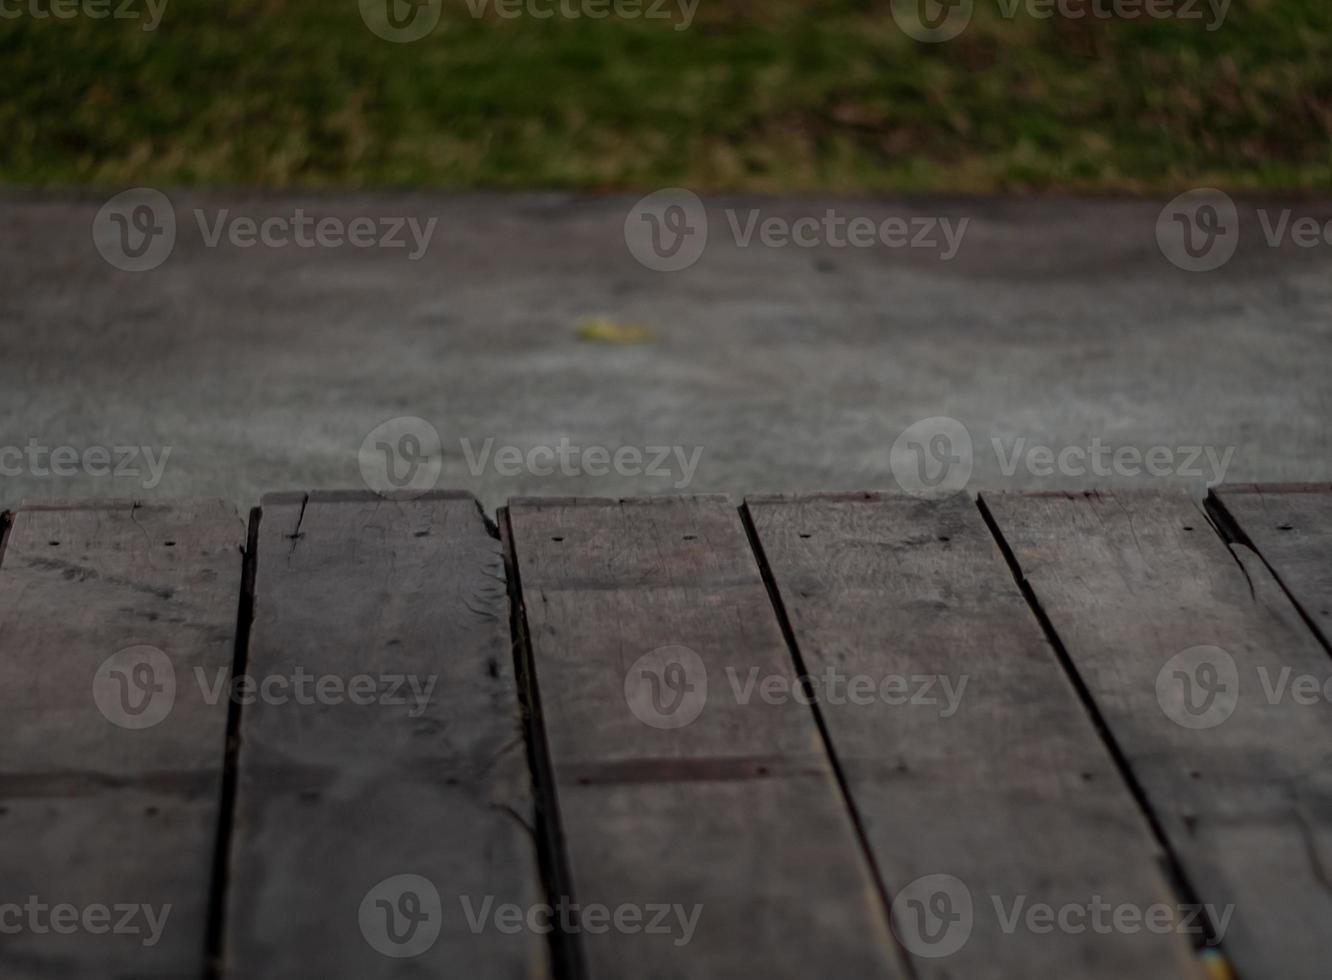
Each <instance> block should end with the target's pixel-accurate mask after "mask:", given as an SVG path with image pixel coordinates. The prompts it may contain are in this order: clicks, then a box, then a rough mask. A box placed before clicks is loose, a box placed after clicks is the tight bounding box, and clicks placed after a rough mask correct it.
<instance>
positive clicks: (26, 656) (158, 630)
mask: <svg viewBox="0 0 1332 980" xmlns="http://www.w3.org/2000/svg"><path fill="white" fill-rule="evenodd" d="M244 542H245V525H244V523H243V522H242V521H241V520H240V518H239V517H238V516H237V514H236V512H235V511H234V510H233V509H232V508H231V507H230V506H228V505H225V504H222V503H219V502H213V501H207V502H190V503H178V504H173V505H170V506H163V505H152V504H136V503H133V502H130V501H123V502H107V503H104V504H93V505H88V506H62V507H49V506H48V507H33V508H25V509H21V510H19V512H18V513H16V514H15V515H14V517H13V527H12V529H11V531H10V534H9V537H8V542H7V544H6V545H5V550H4V555H3V566H0V907H3V906H5V905H7V904H9V903H18V904H24V903H26V902H27V901H28V900H29V898H32V899H33V900H34V901H35V902H41V903H44V904H45V905H46V906H48V907H53V906H56V905H68V906H70V907H72V908H73V909H75V910H77V911H78V913H79V914H80V916H82V915H83V914H87V913H89V912H90V911H91V912H92V915H93V918H92V919H91V920H84V919H82V918H80V920H79V924H78V925H76V926H74V927H73V931H71V932H70V933H68V934H60V933H56V932H47V933H45V934H42V933H39V932H37V931H35V930H37V929H47V928H50V926H51V925H52V923H51V920H50V918H49V916H50V914H51V913H50V911H46V912H42V911H40V910H37V909H36V906H34V912H26V911H25V912H24V913H23V915H22V916H21V918H16V914H15V913H13V912H10V913H7V914H5V915H4V919H5V921H3V922H0V926H7V927H9V928H13V927H14V926H15V924H16V923H17V924H18V926H19V931H18V932H17V933H9V932H8V929H6V933H7V934H0V976H3V977H5V978H6V980H11V978H28V977H42V978H51V977H68V978H83V977H91V976H99V977H100V976H106V977H111V976H117V977H119V976H134V977H181V976H196V977H197V976H201V975H202V973H203V971H204V968H205V958H206V952H205V951H206V936H207V923H208V915H209V893H210V883H211V879H212V865H213V854H214V847H215V840H216V831H217V820H218V814H219V812H220V807H219V804H220V797H221V793H222V766H223V759H224V755H225V740H226V723H227V705H226V702H225V701H218V702H214V703H209V702H208V701H207V699H206V698H205V697H204V693H203V691H202V690H201V688H200V686H199V685H198V684H197V683H195V675H194V672H195V671H196V670H198V671H202V672H205V673H211V672H213V671H217V670H227V669H228V668H229V667H230V666H231V662H232V657H233V653H234V650H233V647H234V635H235V628H236V610H237V604H238V601H239V598H240V587H241V572H242V564H243V554H242V547H243V545H244ZM136 669H137V670H138V671H144V670H145V669H146V670H147V671H149V672H138V673H136ZM118 678H123V680H121V679H118ZM141 680H142V681H145V682H146V684H144V685H143V686H140V684H139V682H140V681H141ZM122 685H125V686H123V687H122ZM154 688H158V689H157V690H153V689H154ZM122 695H124V696H126V697H127V698H128V701H122ZM126 704H128V710H127V709H126V707H125V705H126ZM96 906H107V907H111V908H112V911H113V913H114V914H108V917H107V918H106V919H103V918H102V917H101V913H100V912H98V911H96V909H95V907H96ZM115 906H138V907H139V909H138V911H137V912H136V913H135V914H134V916H133V918H132V919H131V920H130V921H129V922H128V923H126V924H127V925H128V926H129V927H131V928H134V929H136V930H138V931H137V932H124V933H122V932H118V931H113V932H108V933H105V934H103V933H101V932H100V931H93V930H90V929H89V928H85V926H84V923H85V922H88V923H89V924H91V925H92V927H93V929H94V930H102V929H104V928H111V927H114V926H118V925H119V923H120V922H121V919H122V915H124V914H127V912H128V910H125V911H123V912H116V911H115V909H114V907H115ZM144 906H147V907H148V909H149V910H151V914H152V916H153V917H154V919H155V920H156V921H157V922H158V923H160V927H155V926H153V925H151V924H150V923H149V920H148V915H149V912H148V911H145V909H144ZM61 914H62V915H68V914H69V913H67V912H62V913H61ZM33 915H35V916H36V918H33V917H32V916H33ZM60 925H61V927H62V928H69V927H70V926H69V924H68V923H67V922H63V921H62V923H60ZM157 929H160V932H159V935H158V936H157V938H156V939H155V940H154V936H153V934H152V933H153V932H154V931H155V930H157Z"/></svg>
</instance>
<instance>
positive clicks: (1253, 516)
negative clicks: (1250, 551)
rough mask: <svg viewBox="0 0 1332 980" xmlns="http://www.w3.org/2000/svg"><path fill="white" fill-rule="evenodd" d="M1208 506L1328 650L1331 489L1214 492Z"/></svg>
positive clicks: (1331, 628) (1331, 634)
mask: <svg viewBox="0 0 1332 980" xmlns="http://www.w3.org/2000/svg"><path fill="white" fill-rule="evenodd" d="M1212 503H1213V505H1214V506H1216V507H1218V508H1219V509H1220V510H1221V511H1222V513H1223V514H1224V516H1225V517H1226V518H1227V519H1228V520H1229V521H1230V523H1231V524H1233V526H1234V527H1235V528H1237V529H1238V530H1239V532H1240V533H1241V534H1242V535H1243V539H1244V540H1246V541H1247V542H1248V543H1249V544H1251V545H1252V546H1253V547H1254V548H1255V549H1257V551H1258V553H1259V554H1260V555H1261V556H1262V557H1263V560H1264V561H1266V562H1267V565H1268V567H1269V568H1271V569H1272V571H1273V572H1274V573H1275V574H1276V577H1277V579H1278V580H1279V581H1280V582H1281V584H1282V585H1283V586H1284V587H1285V589H1286V591H1287V592H1288V593H1289V594H1290V596H1291V598H1292V599H1294V600H1295V603H1296V604H1297V605H1298V606H1299V607H1300V609H1301V610H1302V611H1303V612H1304V615H1305V618H1306V619H1308V621H1309V623H1310V624H1311V625H1312V626H1313V627H1314V629H1315V630H1317V631H1318V634H1319V635H1320V636H1321V637H1322V639H1323V644H1324V645H1325V646H1329V647H1332V484H1320V485H1310V484H1305V485H1289V486H1235V487H1218V488H1216V489H1215V490H1213V491H1212Z"/></svg>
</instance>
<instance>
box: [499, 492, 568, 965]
mask: <svg viewBox="0 0 1332 980" xmlns="http://www.w3.org/2000/svg"><path fill="white" fill-rule="evenodd" d="M479 506H480V505H479V504H478V507H479ZM482 516H483V517H484V516H485V512H484V511H482ZM495 516H496V518H497V525H496V526H494V530H492V532H491V533H496V532H498V533H497V536H498V537H499V539H500V542H501V544H502V546H503V551H504V569H505V578H506V579H507V584H508V590H509V636H510V645H511V647H512V648H513V667H514V682H515V684H516V686H517V688H518V701H519V704H520V706H521V708H522V712H523V734H524V736H525V739H526V742H527V765H528V771H529V773H530V774H531V779H532V802H533V806H534V809H535V816H536V823H537V828H536V830H537V832H536V834H535V835H534V836H535V838H536V844H537V862H538V864H539V865H540V868H541V877H542V879H543V884H544V885H545V888H546V899H547V901H548V902H550V903H551V904H552V905H558V904H559V903H560V902H561V901H562V900H566V899H567V900H568V902H569V904H570V906H571V907H572V906H573V905H574V894H573V872H572V871H571V869H570V867H569V855H568V851H567V850H566V848H565V846H564V830H563V827H562V826H561V823H560V805H559V795H558V793H557V791H556V785H555V773H554V767H553V765H552V764H551V761H550V746H549V744H548V743H547V741H546V726H545V721H544V720H543V718H542V715H541V692H540V689H539V688H538V686H537V677H536V664H535V662H534V660H533V656H532V646H531V643H530V642H529V637H528V630H527V609H526V607H525V606H524V604H523V589H522V583H521V580H520V578H519V574H518V550H517V546H516V545H515V543H514V539H513V524H512V522H511V521H510V520H509V509H508V508H507V507H503V508H501V509H500V510H499V512H498V513H497V514H496V515H495ZM486 523H487V529H488V530H489V529H490V528H491V525H490V522H489V520H487V522H486ZM570 915H571V917H572V920H573V923H574V925H575V930H574V932H572V933H569V932H565V931H564V929H563V928H562V927H557V928H555V929H552V930H551V931H550V932H549V934H548V935H549V941H550V957H551V975H552V977H553V980H584V978H585V977H586V976H587V966H586V963H585V961H584V958H583V947H582V942H581V940H580V939H579V932H578V930H577V928H576V926H577V922H578V915H577V913H576V911H571V912H570ZM560 918H561V922H563V916H561V917H560Z"/></svg>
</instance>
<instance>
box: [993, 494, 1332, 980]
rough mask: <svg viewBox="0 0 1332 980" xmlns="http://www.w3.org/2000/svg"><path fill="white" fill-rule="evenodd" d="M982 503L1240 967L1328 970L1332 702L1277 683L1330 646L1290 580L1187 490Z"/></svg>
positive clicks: (1249, 974) (1317, 665) (1292, 972)
mask: <svg viewBox="0 0 1332 980" xmlns="http://www.w3.org/2000/svg"><path fill="white" fill-rule="evenodd" d="M984 502H985V503H986V505H987V506H988V507H989V509H990V511H991V513H992V514H993V518H994V520H995V522H996V524H997V527H998V528H999V530H1000V532H1001V533H1002V535H1003V538H1004V540H1005V541H1006V542H1007V544H1008V546H1009V547H1010V548H1011V549H1012V553H1013V555H1014V556H1015V559H1016V561H1017V563H1018V565H1019V566H1020V567H1021V569H1022V572H1023V574H1024V575H1025V577H1026V580H1027V582H1028V583H1029V584H1030V586H1031V589H1032V590H1033V592H1034V594H1035V597H1036V599H1037V601H1038V602H1039V604H1040V607H1041V609H1042V610H1043V611H1044V613H1045V615H1047V616H1048V617H1049V620H1050V622H1051V624H1052V626H1053V629H1054V630H1055V631H1056V633H1057V635H1058V636H1059V638H1060V640H1061V642H1062V644H1063V645H1064V647H1065V648H1066V649H1067V652H1068V656H1069V658H1070V659H1071V661H1072V662H1073V664H1074V665H1075V666H1076V668H1077V670H1078V672H1079V674H1080V676H1081V678H1082V680H1083V682H1084V683H1085V684H1086V686H1087V689H1088V690H1089V692H1090V695H1091V697H1092V698H1093V699H1094V700H1095V703H1096V705H1097V707H1098V708H1099V710H1100V712H1101V714H1102V716H1103V718H1104V719H1105V722H1106V724H1107V725H1108V727H1109V730H1110V732H1111V734H1112V736H1113V738H1114V739H1115V741H1116V742H1117V743H1118V745H1119V747H1120V749H1121V751H1122V752H1123V754H1124V757H1125V759H1126V760H1127V762H1128V764H1129V765H1130V766H1131V769H1132V772H1133V774H1134V776H1135V777H1136V779H1137V780H1138V783H1139V785H1140V786H1141V788H1142V791H1143V793H1144V794H1145V797H1146V799H1147V801H1148V803H1149V805H1150V806H1151V808H1152V809H1153V811H1154V812H1155V814H1156V819H1157V820H1158V822H1159V824H1160V826H1161V828H1162V831H1163V833H1164V834H1165V837H1166V840H1167V841H1168V843H1169V845H1170V847H1171V849H1172V850H1173V852H1174V854H1175V855H1176V856H1177V858H1178V860H1179V861H1180V863H1181V865H1182V867H1183V869H1184V871H1185V873H1186V875H1187V878H1188V880H1189V882H1190V883H1191V885H1192V888H1193V891H1194V892H1195V893H1196V894H1197V895H1198V896H1199V897H1200V898H1201V899H1202V900H1203V901H1205V902H1209V903H1214V904H1215V905H1217V906H1218V907H1224V906H1227V905H1233V907H1234V911H1233V917H1232V918H1231V920H1230V923H1229V926H1228V929H1227V931H1226V932H1225V936H1224V946H1225V948H1226V950H1227V952H1228V954H1229V956H1230V957H1231V959H1232V960H1233V962H1234V964H1235V966H1236V968H1237V970H1238V972H1239V975H1240V976H1241V977H1244V978H1246V980H1248V978H1264V977H1280V978H1282V980H1317V978H1323V977H1326V976H1327V955H1326V939H1327V936H1328V935H1330V934H1332V892H1330V891H1329V889H1328V880H1329V878H1328V868H1327V866H1326V864H1325V862H1326V861H1327V857H1326V855H1328V854H1329V853H1332V851H1330V850H1329V849H1330V848H1332V711H1329V705H1328V704H1327V702H1326V701H1325V700H1324V699H1322V698H1321V697H1320V698H1319V699H1317V700H1316V701H1314V702H1310V703H1308V704H1299V703H1296V702H1295V701H1294V700H1293V698H1292V697H1291V691H1290V689H1289V688H1287V689H1286V691H1285V694H1284V695H1283V696H1281V697H1279V698H1272V697H1269V696H1268V694H1267V692H1266V690H1265V684H1266V685H1268V686H1275V685H1277V684H1279V683H1280V680H1281V678H1282V677H1283V676H1284V675H1283V671H1286V670H1288V671H1289V672H1290V675H1291V676H1292V677H1298V676H1304V677H1310V678H1316V679H1317V683H1318V685H1319V686H1322V685H1324V684H1326V683H1327V681H1328V678H1329V675H1330V674H1332V671H1330V670H1329V665H1330V663H1332V662H1330V661H1329V659H1328V657H1327V655H1326V653H1325V651H1324V650H1323V648H1322V647H1321V646H1320V644H1319V643H1318V641H1317V639H1316V638H1315V637H1314V635H1313V633H1312V632H1311V631H1310V630H1309V629H1308V627H1307V626H1306V624H1305V623H1304V622H1303V620H1302V619H1301V617H1300V615H1299V613H1298V612H1297V611H1296V609H1295V608H1294V606H1293V605H1292V604H1291V602H1290V600H1289V599H1288V598H1287V596H1286V595H1285V593H1284V592H1283V591H1282V589H1281V587H1280V585H1279V584H1278V583H1277V582H1276V580H1275V579H1274V578H1273V576H1272V575H1271V573H1270V572H1269V571H1268V569H1267V568H1266V566H1264V564H1263V562H1262V561H1261V560H1260V559H1259V558H1258V557H1257V555H1255V554H1254V553H1253V552H1252V551H1251V550H1250V549H1248V548H1246V547H1244V546H1242V545H1235V546H1230V547H1228V546H1227V545H1226V543H1225V542H1224V541H1223V540H1222V539H1221V538H1220V537H1219V536H1218V535H1217V534H1216V533H1214V531H1213V530H1212V528H1211V527H1210V526H1209V525H1208V522H1207V519H1206V517H1205V515H1204V514H1203V513H1202V512H1201V509H1200V508H1199V506H1198V505H1197V504H1195V503H1194V502H1193V501H1192V500H1190V499H1188V498H1187V497H1184V496H1182V495H1171V494H1158V493H1147V492H1142V493H1121V494H1116V495H1078V496H1072V495H1054V494H1052V495H1048V496H1032V497H1021V496H1011V495H998V496H988V495H987V496H986V497H985V498H984ZM1204 692H1206V693H1204ZM1186 699H1187V700H1186Z"/></svg>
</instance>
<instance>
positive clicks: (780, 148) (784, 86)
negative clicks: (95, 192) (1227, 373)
mask: <svg viewBox="0 0 1332 980" xmlns="http://www.w3.org/2000/svg"><path fill="white" fill-rule="evenodd" d="M16 2H24V3H26V2H27V0H11V4H10V9H15V8H14V5H15V3H16ZM117 2H119V0H117ZM888 2H889V0H821V2H820V0H701V2H700V3H699V6H698V11H697V15H696V17H695V20H694V23H693V24H692V26H690V28H689V29H688V30H680V31H677V30H674V29H673V25H672V24H670V23H663V22H661V21H641V20H640V21H627V20H619V21H615V20H589V19H586V18H584V19H579V20H560V19H558V18H555V19H551V20H537V19H533V18H528V17H523V18H519V19H514V20H505V19H501V18H498V17H495V16H494V15H493V14H492V15H491V16H490V17H488V18H485V19H475V18H473V17H472V16H470V14H469V10H468V6H467V4H466V3H465V2H464V0H445V11H446V13H445V16H444V20H443V21H442V22H441V24H440V26H439V27H438V28H437V29H436V30H435V31H434V32H433V33H432V34H431V35H430V36H429V37H427V38H425V39H423V40H420V41H417V42H414V43H411V44H393V43H390V42H388V41H385V40H382V39H381V38H379V37H377V36H376V35H374V34H373V33H371V31H370V30H368V29H367V28H366V26H365V24H364V22H363V21H362V20H361V17H360V13H359V10H358V8H357V4H356V0H226V2H223V0H192V2H187V0H172V2H171V4H170V6H169V7H168V9H167V12H166V15H165V18H164V19H163V22H162V24H161V26H160V27H159V28H158V29H157V30H156V31H155V32H151V33H149V32H145V31H143V30H142V29H141V23H140V22H136V21H117V20H91V19H88V18H86V17H78V18H75V19H72V20H63V21H58V20H53V19H46V20H37V19H34V18H32V17H30V16H20V17H18V18H13V19H0V65H3V66H4V69H5V71H4V88H3V94H0V181H3V182H4V183H7V184H13V185H37V186H63V185H72V184H92V185H99V186H120V185H132V184H154V185H198V184H206V185H228V186H261V187H285V186H293V185H295V186H303V187H317V188H322V187H329V188H339V187H364V186H369V187H377V186H398V185H416V184H425V185H433V186H451V187H495V188H509V187H577V188H593V189H613V188H651V187H660V186H665V185H671V184H682V185H686V186H690V187H694V188H698V189H721V188H730V189H748V190H763V191H775V190H804V189H828V190H836V191H852V190H957V191H1050V190H1076V191H1142V190H1166V189H1172V188H1182V187H1186V186H1193V185H1196V184H1201V183H1207V184H1214V185H1218V186H1222V187H1226V188H1267V187H1286V188H1303V189H1327V188H1328V187H1329V186H1332V184H1330V182H1329V178H1332V152H1330V151H1332V139H1330V136H1332V2H1329V0H1248V2H1245V0H1234V3H1233V5H1232V7H1231V9H1230V11H1229V16H1228V17H1227V19H1226V21H1225V23H1224V25H1223V26H1222V27H1221V28H1220V29H1219V30H1217V31H1215V32H1210V33H1209V32H1207V31H1206V30H1205V29H1204V26H1203V23H1202V22H1199V21H1150V20H1138V21H1119V22H1115V23H1109V22H1106V21H1103V20H1094V19H1084V20H1078V21H1074V20H1069V19H1060V18H1053V19H1050V20H1033V19H1030V18H1028V17H1026V16H1022V15H1019V17H1017V18H1015V19H1004V18H1002V17H1000V16H999V13H998V4H997V2H996V0H977V5H978V9H977V13H976V16H975V18H974V20H973V22H972V24H971V26H970V27H969V28H968V29H967V30H966V31H965V32H964V33H963V34H962V35H961V36H960V37H958V38H957V39H955V40H953V41H950V42H947V43H944V44H920V43H918V42H915V41H912V40H911V39H909V38H907V37H906V36H905V35H904V34H903V33H902V32H901V31H900V30H899V28H898V27H897V25H896V24H895V23H894V21H893V19H892V17H891V16H890V15H889V13H888ZM1200 8H1201V9H1203V10H1205V9H1206V3H1205V2H1204V3H1202V4H1200ZM20 9H21V8H20ZM673 9H674V5H673Z"/></svg>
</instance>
